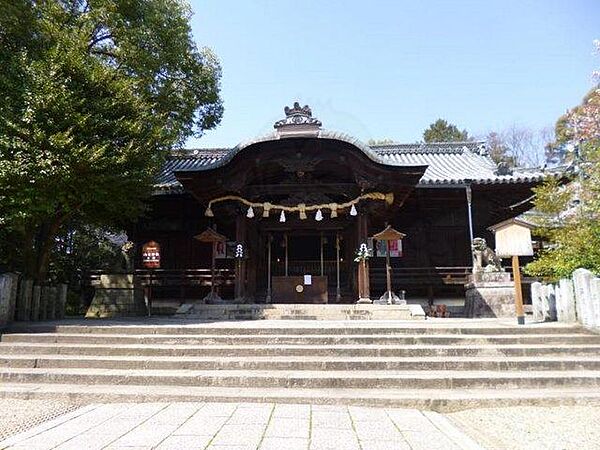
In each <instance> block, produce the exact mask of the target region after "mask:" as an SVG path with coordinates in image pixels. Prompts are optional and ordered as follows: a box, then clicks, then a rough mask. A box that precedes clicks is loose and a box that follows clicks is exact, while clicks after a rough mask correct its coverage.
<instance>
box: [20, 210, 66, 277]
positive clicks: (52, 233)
mask: <svg viewBox="0 0 600 450" xmlns="http://www.w3.org/2000/svg"><path fill="white" fill-rule="evenodd" d="M63 221H64V216H60V215H56V216H54V217H53V218H52V220H51V221H50V222H45V223H43V224H42V225H40V227H39V229H38V232H37V236H36V238H35V240H34V248H33V251H34V253H35V258H33V260H32V261H30V266H29V267H28V268H27V271H28V272H29V274H30V276H31V277H32V278H33V280H34V282H35V284H42V283H44V282H45V281H47V278H48V269H49V267H50V256H51V254H52V249H53V248H54V244H55V242H54V239H55V238H56V235H57V234H58V231H59V230H60V227H61V225H62V223H63Z"/></svg>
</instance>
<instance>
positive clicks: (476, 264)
mask: <svg viewBox="0 0 600 450" xmlns="http://www.w3.org/2000/svg"><path fill="white" fill-rule="evenodd" d="M471 249H472V250H473V273H481V272H504V269H503V268H502V260H501V259H500V258H499V257H498V256H497V255H496V253H494V250H492V249H491V248H489V247H488V245H487V242H486V241H485V239H483V238H475V239H473V242H472V244H471Z"/></svg>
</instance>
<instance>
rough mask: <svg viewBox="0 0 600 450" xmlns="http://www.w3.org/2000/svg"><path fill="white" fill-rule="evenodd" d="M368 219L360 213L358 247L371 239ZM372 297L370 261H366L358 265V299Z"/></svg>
mask: <svg viewBox="0 0 600 450" xmlns="http://www.w3.org/2000/svg"><path fill="white" fill-rule="evenodd" d="M367 219H368V217H367V215H366V214H364V213H360V214H359V215H358V222H357V231H358V233H357V236H358V242H357V245H356V247H357V248H358V247H360V244H366V243H367V239H368V237H369V230H368V220H367ZM370 296H371V290H370V281H369V261H368V260H367V261H365V262H364V263H360V264H359V265H358V298H359V300H361V299H363V300H364V299H368V298H370Z"/></svg>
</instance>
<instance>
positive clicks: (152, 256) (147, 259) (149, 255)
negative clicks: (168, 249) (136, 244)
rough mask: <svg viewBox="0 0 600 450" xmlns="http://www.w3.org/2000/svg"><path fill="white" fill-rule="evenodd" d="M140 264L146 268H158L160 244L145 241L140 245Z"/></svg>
mask: <svg viewBox="0 0 600 450" xmlns="http://www.w3.org/2000/svg"><path fill="white" fill-rule="evenodd" d="M142 264H143V266H144V267H145V268H146V269H160V245H158V243H157V242H154V241H150V242H146V243H145V244H144V246H143V247H142Z"/></svg>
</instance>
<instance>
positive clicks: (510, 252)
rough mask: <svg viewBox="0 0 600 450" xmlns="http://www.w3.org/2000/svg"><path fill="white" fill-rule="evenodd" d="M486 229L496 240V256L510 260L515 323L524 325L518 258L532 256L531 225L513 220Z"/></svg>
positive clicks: (519, 220)
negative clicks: (513, 289)
mask: <svg viewBox="0 0 600 450" xmlns="http://www.w3.org/2000/svg"><path fill="white" fill-rule="evenodd" d="M488 229H489V230H491V231H493V232H494V235H495V238H496V255H498V256H499V257H500V258H509V257H510V258H512V268H513V279H514V282H515V311H516V314H517V323H518V324H519V325H525V312H524V310H523V289H522V287H521V269H520V266H519V256H533V246H532V244H531V230H532V229H533V225H532V224H530V223H529V222H525V221H524V220H521V219H516V218H513V219H508V220H505V221H504V222H500V223H498V224H496V225H493V226H491V227H489V228H488Z"/></svg>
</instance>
